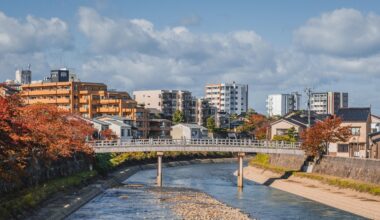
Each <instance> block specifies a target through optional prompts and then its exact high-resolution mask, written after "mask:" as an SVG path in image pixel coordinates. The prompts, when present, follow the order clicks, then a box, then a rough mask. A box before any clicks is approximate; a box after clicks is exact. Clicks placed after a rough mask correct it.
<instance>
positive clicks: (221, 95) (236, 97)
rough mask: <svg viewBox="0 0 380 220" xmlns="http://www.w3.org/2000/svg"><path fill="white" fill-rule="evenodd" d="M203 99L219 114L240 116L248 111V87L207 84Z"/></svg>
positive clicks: (229, 84) (232, 84) (231, 84)
mask: <svg viewBox="0 0 380 220" xmlns="http://www.w3.org/2000/svg"><path fill="white" fill-rule="evenodd" d="M205 92H206V96H205V98H206V99H208V100H209V101H210V104H211V105H212V106H213V107H216V108H217V110H218V111H219V112H226V113H229V114H238V115H240V114H242V113H246V112H247V111H248V85H246V84H236V83H235V82H233V83H220V84H207V85H206V88H205Z"/></svg>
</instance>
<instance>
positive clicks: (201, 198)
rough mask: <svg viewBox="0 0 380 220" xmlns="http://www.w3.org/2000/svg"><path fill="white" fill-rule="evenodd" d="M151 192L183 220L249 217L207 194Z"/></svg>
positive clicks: (176, 190) (182, 190)
mask: <svg viewBox="0 0 380 220" xmlns="http://www.w3.org/2000/svg"><path fill="white" fill-rule="evenodd" d="M149 191H151V192H153V193H154V194H156V195H157V196H159V198H160V201H162V202H165V203H169V206H170V208H171V209H172V211H173V212H174V213H175V214H177V215H178V216H179V217H180V218H182V219H202V220H203V219H205V220H206V219H219V220H224V219H225V220H230V219H239V220H248V219H250V218H249V216H248V215H247V214H245V213H243V212H241V211H240V210H239V209H237V208H232V207H229V206H227V205H225V204H223V203H221V202H219V201H218V200H216V199H214V198H212V197H211V196H209V195H207V194H206V193H203V192H200V191H198V190H194V189H186V188H152V189H150V190H149Z"/></svg>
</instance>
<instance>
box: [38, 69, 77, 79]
mask: <svg viewBox="0 0 380 220" xmlns="http://www.w3.org/2000/svg"><path fill="white" fill-rule="evenodd" d="M44 81H45V82H72V81H75V82H76V81H79V79H78V78H77V76H76V74H75V73H72V72H71V71H70V70H69V69H67V68H61V69H56V70H51V71H50V76H49V77H46V78H45V80H44Z"/></svg>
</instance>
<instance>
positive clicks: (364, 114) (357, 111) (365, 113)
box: [336, 108, 371, 122]
mask: <svg viewBox="0 0 380 220" xmlns="http://www.w3.org/2000/svg"><path fill="white" fill-rule="evenodd" d="M336 115H337V116H338V117H340V118H341V119H342V121H348V122H365V121H367V120H368V117H369V115H371V108H341V109H339V110H338V113H337V114H336Z"/></svg>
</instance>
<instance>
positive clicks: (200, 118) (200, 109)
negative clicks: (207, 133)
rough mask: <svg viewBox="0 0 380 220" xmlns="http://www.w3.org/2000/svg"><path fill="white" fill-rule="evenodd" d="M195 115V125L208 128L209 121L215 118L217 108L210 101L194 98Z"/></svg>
mask: <svg viewBox="0 0 380 220" xmlns="http://www.w3.org/2000/svg"><path fill="white" fill-rule="evenodd" d="M193 102H194V103H193V104H192V106H194V111H193V112H194V113H195V123H196V124H198V125H200V126H206V124H207V119H208V118H209V117H211V116H213V117H214V116H215V114H216V111H217V109H216V107H214V106H212V105H211V103H210V102H209V100H207V99H204V98H195V97H194V98H193Z"/></svg>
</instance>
